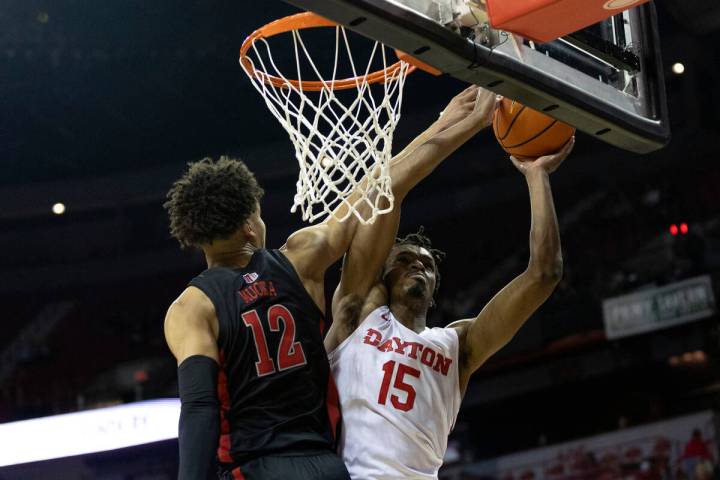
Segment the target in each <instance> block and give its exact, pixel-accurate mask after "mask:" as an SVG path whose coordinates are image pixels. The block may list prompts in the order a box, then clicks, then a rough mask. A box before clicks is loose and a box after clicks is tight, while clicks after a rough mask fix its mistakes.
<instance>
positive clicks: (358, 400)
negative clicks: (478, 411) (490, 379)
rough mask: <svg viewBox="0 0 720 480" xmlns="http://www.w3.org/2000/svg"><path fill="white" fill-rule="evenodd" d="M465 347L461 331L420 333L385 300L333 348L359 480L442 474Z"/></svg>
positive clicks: (349, 454)
mask: <svg viewBox="0 0 720 480" xmlns="http://www.w3.org/2000/svg"><path fill="white" fill-rule="evenodd" d="M458 345H459V342H458V336H457V332H456V331H455V330H454V329H452V328H432V329H430V328H427V329H425V330H424V331H423V332H421V333H419V334H418V333H415V332H414V331H412V330H410V329H409V328H407V327H405V326H404V325H403V324H401V323H400V322H399V321H398V320H397V319H395V317H394V316H393V315H392V313H391V312H390V309H389V308H388V307H386V306H385V307H380V308H378V309H376V310H375V311H373V312H372V313H371V314H370V315H368V317H367V318H366V319H365V320H364V321H363V322H362V323H361V324H360V326H359V327H358V328H357V329H356V330H355V331H354V332H353V333H352V335H350V336H349V337H348V338H347V339H345V341H344V342H343V343H341V344H340V346H338V347H337V348H336V349H335V350H333V351H332V352H330V353H329V355H328V357H329V359H330V368H331V369H332V374H333V377H335V383H336V384H337V388H338V392H339V395H340V407H341V409H342V418H343V428H342V434H341V436H340V445H339V448H340V454H341V455H342V457H343V460H344V461H345V465H346V466H347V468H348V471H349V472H350V476H351V477H352V478H353V479H358V480H359V479H363V480H380V479H383V480H385V479H387V480H389V479H400V478H402V479H407V478H413V479H435V478H437V475H438V470H439V469H440V466H441V465H442V461H443V456H444V455H445V450H446V448H447V437H448V435H449V434H450V430H452V427H453V425H454V423H455V418H456V416H457V413H458V410H459V408H460V401H461V395H460V387H459V384H458V381H459V380H458Z"/></svg>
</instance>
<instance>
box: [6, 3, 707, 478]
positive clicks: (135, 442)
mask: <svg viewBox="0 0 720 480" xmlns="http://www.w3.org/2000/svg"><path fill="white" fill-rule="evenodd" d="M655 3H656V5H657V8H658V14H659V19H660V34H661V42H662V55H663V61H664V68H665V72H666V78H665V80H666V86H667V95H668V102H669V108H670V118H671V128H672V132H673V137H672V141H671V142H670V144H669V145H668V146H667V147H666V148H665V149H663V150H660V151H658V152H655V153H652V154H648V155H635V154H632V153H628V152H625V151H622V150H619V149H616V148H614V147H610V146H608V145H606V144H604V143H601V142H599V141H597V140H594V139H592V138H589V137H588V136H587V135H584V134H578V137H577V145H576V148H575V151H574V153H573V154H572V156H571V157H570V158H569V159H568V160H567V161H566V162H565V163H564V165H563V166H562V168H561V169H560V170H559V171H558V172H557V173H555V174H554V175H553V189H554V195H555V202H556V207H557V211H558V217H559V221H560V227H561V235H562V242H563V256H564V263H565V274H564V279H563V280H562V282H561V284H560V285H559V287H558V289H557V290H556V292H555V293H554V294H553V296H552V297H551V298H550V300H549V301H548V302H547V303H546V304H545V305H544V306H543V307H542V308H541V309H540V310H539V312H538V313H537V314H535V315H534V316H533V318H531V319H530V320H529V321H528V322H527V324H526V325H525V326H524V327H523V328H522V330H521V331H520V333H519V334H518V336H517V337H516V338H515V339H514V340H513V341H512V343H511V344H509V345H508V346H507V347H506V348H505V349H503V350H502V351H501V352H500V353H499V354H498V355H496V356H495V357H493V358H492V359H491V360H490V361H489V362H488V364H486V365H485V366H484V367H483V368H482V369H481V370H480V371H478V373H476V374H475V376H474V377H473V379H472V380H471V383H470V387H469V389H468V392H467V395H466V397H465V400H464V402H463V406H462V408H461V410H460V414H459V417H458V420H457V424H456V426H455V428H454V430H453V433H452V435H451V437H450V442H449V448H448V452H447V455H446V459H445V465H444V466H443V469H442V470H441V478H446V479H463V480H477V479H483V480H485V479H487V480H490V479H497V480H540V479H541V478H550V479H555V480H561V479H562V480H565V479H568V480H569V479H603V480H614V479H618V480H619V479H637V480H669V479H677V480H710V479H712V478H714V479H717V478H719V475H720V473H719V470H718V447H717V440H718V437H717V432H718V430H717V427H718V422H717V419H718V417H717V411H718V409H720V328H719V326H718V318H719V316H718V312H717V298H718V293H720V292H719V290H718V285H719V283H718V282H719V281H720V154H719V153H718V151H719V148H718V140H717V139H718V137H719V136H720V113H718V112H719V111H720V93H719V90H718V85H720V7H718V5H716V2H714V1H711V0H707V1H702V0H693V1H687V0H656V2H655ZM295 11H296V10H295V9H294V8H293V7H290V6H288V5H287V4H285V3H282V2H279V1H270V0H263V1H262V2H241V1H220V0H211V1H191V0H178V1H175V2H169V1H164V2H159V1H153V2H148V1H137V0H123V1H120V0H106V1H102V2H100V1H91V0H54V1H47V0H3V1H2V2H1V3H0V249H1V250H2V254H1V255H0V272H1V273H0V275H1V276H0V278H1V280H0V305H2V310H1V312H2V313H1V314H0V315H1V323H0V325H1V328H0V479H3V480H6V479H46V478H47V479H107V480H110V479H112V480H120V479H123V480H130V479H137V480H140V479H143V480H150V479H156V480H160V479H172V478H175V477H176V475H177V438H176V435H177V412H178V401H177V400H176V398H177V380H176V365H175V362H174V358H173V357H172V355H171V353H170V352H169V350H168V348H167V347H166V344H165V341H164V337H163V319H164V315H165V311H166V309H167V307H168V305H169V304H170V303H171V302H172V301H173V299H174V298H175V297H176V296H177V295H178V293H179V292H181V291H182V290H183V288H184V287H185V286H186V283H187V281H188V280H189V279H190V278H192V277H193V276H194V275H196V274H197V273H199V272H200V271H202V270H203V269H204V268H205V263H204V259H203V257H202V256H201V255H200V254H199V253H196V252H189V251H186V252H183V251H181V250H180V249H179V248H178V245H177V243H176V242H175V241H174V240H173V239H172V238H171V237H170V235H169V233H168V220H167V216H166V213H165V211H164V210H163V208H162V203H163V201H164V196H165V193H166V192H167V190H168V188H169V186H170V184H171V183H172V181H173V180H174V179H175V178H177V177H178V176H179V175H180V174H181V172H182V171H183V170H184V168H185V165H186V164H187V162H190V161H195V160H198V159H200V158H202V157H205V156H211V157H218V156H219V155H223V154H229V155H233V156H237V157H240V158H242V159H244V160H245V162H246V163H247V164H248V165H249V166H250V168H251V169H252V170H253V171H255V172H256V174H257V176H258V178H259V180H260V182H261V184H262V186H263V187H264V189H265V191H266V195H265V199H264V200H263V205H262V207H263V217H264V219H265V220H266V221H267V223H268V237H267V244H268V246H270V247H279V246H280V245H281V244H282V243H283V241H284V239H285V238H286V237H287V235H288V234H289V233H290V232H292V231H294V230H296V229H298V228H300V227H301V226H302V222H301V220H300V216H299V215H297V214H291V213H290V212H289V207H290V205H291V203H292V198H293V195H294V190H295V182H296V179H297V162H296V160H295V158H294V156H293V152H292V146H291V144H290V142H289V140H288V138H287V135H286V133H285V132H284V131H283V130H282V128H280V126H279V125H278V124H277V122H276V120H275V119H274V118H273V117H272V116H271V115H270V113H269V112H268V110H267V108H266V107H265V105H264V102H263V101H262V99H261V98H260V97H259V96H258V94H257V92H256V91H255V90H254V89H253V88H252V86H251V84H250V82H249V81H248V79H247V78H246V76H245V75H244V73H243V72H242V70H241V68H240V66H239V65H238V61H237V59H238V50H239V47H240V45H241V43H242V41H243V39H244V38H245V36H246V35H247V34H249V33H250V32H251V31H252V30H254V29H255V28H257V27H259V26H261V25H263V24H265V23H267V22H269V21H271V20H273V19H275V18H278V17H281V16H283V15H287V14H290V13H293V12H295ZM461 88H463V84H461V83H460V82H458V81H456V80H453V79H451V78H449V77H439V78H435V77H431V76H429V75H426V74H424V73H416V74H414V75H413V76H411V77H410V78H409V79H408V81H407V85H406V89H405V97H404V104H403V113H402V119H401V121H400V124H399V127H398V129H397V130H396V134H395V139H394V145H395V148H394V150H396V151H399V149H401V148H402V147H403V146H404V145H406V144H407V143H408V142H409V141H410V140H412V138H413V137H414V136H415V135H416V134H418V133H419V132H421V131H422V130H423V129H424V128H425V127H426V126H427V125H429V124H430V123H431V122H432V121H434V120H435V119H436V118H437V115H438V112H439V111H440V110H441V109H442V108H443V106H444V105H445V104H446V102H447V101H448V100H449V99H450V98H451V97H452V96H453V95H454V94H455V93H456V92H458V91H459V90H460V89H461ZM420 225H424V226H425V230H426V232H427V233H428V234H429V235H430V236H431V237H432V239H433V242H434V244H435V245H436V246H437V247H438V248H441V249H442V250H445V251H446V252H448V257H447V259H446V261H445V262H444V263H443V265H442V276H443V281H442V286H441V290H440V293H439V299H440V301H439V306H438V307H437V308H436V309H435V310H434V311H433V313H432V319H431V323H432V325H433V326H444V325H446V324H448V323H449V322H451V321H453V320H456V319H458V318H465V317H467V316H470V315H474V314H475V313H476V312H478V311H479V310H480V309H481V308H482V306H483V305H484V304H485V302H487V301H488V300H489V298H490V297H491V296H492V295H493V294H494V293H495V292H496V291H497V290H498V288H500V287H501V286H502V285H504V284H505V283H506V282H507V281H508V280H510V279H511V278H512V277H513V276H515V275H516V274H518V273H519V272H521V271H522V269H523V268H524V267H525V262H526V261H527V257H528V247H527V245H528V238H527V237H528V226H529V208H528V198H527V191H526V187H525V184H524V180H523V179H522V177H521V175H520V174H519V173H518V172H517V171H516V170H515V169H514V168H513V166H512V164H511V163H510V161H509V160H508V159H507V157H506V155H505V154H504V152H503V151H502V150H501V149H500V148H499V146H498V145H497V143H496V141H495V139H494V138H493V136H492V133H491V132H483V133H481V134H480V135H478V136H477V137H476V138H474V139H473V140H472V141H470V142H469V143H468V144H467V145H466V146H464V147H463V148H462V149H461V150H460V151H458V152H457V153H456V154H455V155H454V157H453V158H451V159H449V160H448V161H447V162H445V163H444V164H443V165H442V166H441V167H440V168H439V169H438V170H437V171H436V172H435V173H434V174H433V175H431V176H430V177H429V178H428V179H427V180H426V181H424V182H423V183H422V184H421V185H420V186H419V187H418V188H417V189H416V190H415V191H414V192H412V194H411V196H410V197H409V198H408V199H407V201H406V206H405V209H404V212H403V221H402V225H401V233H407V232H411V231H415V230H417V228H418V227H419V226H420ZM338 277H339V267H335V268H333V269H332V270H331V271H330V272H329V273H328V278H327V282H326V283H327V285H328V288H330V287H331V286H334V285H335V283H336V281H337V279H338ZM648 305H652V306H654V307H653V308H652V309H651V310H650V311H648V310H647V308H646V307H647V306H648ZM630 322H634V324H637V322H640V323H642V325H641V329H640V330H641V331H630V330H627V329H625V330H624V328H625V327H624V326H626V325H627V324H629V323H630ZM643 322H644V323H643ZM68 414H69V415H68Z"/></svg>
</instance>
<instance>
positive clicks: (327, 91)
mask: <svg viewBox="0 0 720 480" xmlns="http://www.w3.org/2000/svg"><path fill="white" fill-rule="evenodd" d="M334 28H335V55H334V65H333V70H332V76H331V78H330V79H327V80H325V79H323V76H322V75H321V74H320V72H319V70H318V68H317V67H316V65H315V63H314V62H313V60H312V58H311V56H310V54H309V53H308V51H307V49H306V48H305V44H304V43H303V40H302V38H301V36H300V32H299V31H298V30H293V31H292V32H290V33H291V34H292V37H293V44H294V49H295V61H296V64H297V71H296V72H293V75H294V76H295V79H297V80H303V77H302V73H301V62H307V66H303V67H304V69H305V71H306V72H308V71H312V72H314V75H315V76H316V78H317V79H318V80H320V81H322V89H321V90H319V91H304V90H303V87H302V84H300V85H297V84H296V85H293V84H292V83H291V82H290V81H289V80H288V78H287V77H286V76H285V75H284V74H283V73H282V72H281V71H280V69H279V68H278V67H277V66H276V64H275V62H274V60H273V57H272V55H271V52H270V45H269V44H268V42H267V40H266V39H264V38H259V39H257V40H255V42H254V43H253V45H252V46H251V47H250V49H249V50H248V53H247V60H249V61H250V62H251V65H252V66H253V68H254V72H253V73H252V74H251V73H250V72H248V71H247V70H245V71H246V73H247V74H248V77H249V78H250V80H251V81H252V83H253V85H254V86H255V88H256V89H257V91H258V92H260V94H261V95H262V96H263V98H264V99H265V103H266V104H267V106H268V107H269V108H270V111H271V112H272V114H273V115H274V116H275V118H277V119H278V121H279V122H280V124H281V125H282V126H283V128H285V130H287V132H288V134H289V135H290V140H291V141H292V143H293V146H294V148H295V156H296V158H297V161H298V164H299V166H300V176H299V178H298V181H297V193H296V194H295V199H294V203H293V206H292V208H291V209H290V211H291V212H295V211H296V210H297V208H298V207H300V210H301V212H302V218H303V220H305V221H309V222H313V221H315V220H317V219H318V218H326V217H327V216H328V215H334V216H335V218H337V219H338V220H339V221H344V220H346V219H347V218H349V217H350V216H351V215H355V216H357V218H358V219H359V220H360V221H361V222H362V223H373V222H374V221H375V219H376V218H377V216H378V215H381V214H383V213H387V212H389V211H391V210H392V208H393V195H392V189H391V181H390V166H389V165H390V158H391V155H392V153H391V147H392V138H393V131H394V130H395V126H396V125H397V122H398V120H399V119H400V107H401V104H402V92H403V86H404V83H405V78H406V75H407V73H408V68H409V65H408V64H407V63H405V62H402V63H401V64H400V68H395V69H393V68H390V69H388V68H387V67H388V65H389V64H388V61H387V60H388V59H386V48H385V46H384V45H382V44H380V43H379V42H375V46H374V47H373V49H372V53H371V55H370V58H369V60H368V64H367V67H365V70H364V72H363V71H360V73H359V74H358V70H357V69H356V66H355V62H354V61H353V57H352V52H351V51H350V44H349V42H348V37H347V34H346V32H345V29H344V28H343V27H341V26H338V27H334ZM341 43H342V44H343V45H344V51H345V52H346V54H347V58H348V59H349V63H350V68H351V69H352V76H354V77H356V80H355V88H353V89H352V90H347V91H345V92H347V93H344V94H343V97H344V98H343V101H341V100H340V99H339V98H338V96H337V92H335V91H334V90H333V84H334V83H335V82H336V75H337V72H338V60H339V58H340V57H341V50H342V47H341ZM325 48H327V47H325ZM376 57H377V58H376ZM380 59H381V60H382V66H383V68H384V69H385V73H384V82H383V83H379V84H378V85H377V86H376V90H378V91H380V89H382V99H381V101H377V99H376V98H375V97H374V96H373V93H372V89H371V86H370V85H369V84H368V83H367V76H368V74H369V73H370V72H371V70H370V68H371V65H372V64H373V61H376V62H378V61H379V60H380ZM308 67H309V68H310V69H311V70H308ZM268 73H269V74H270V75H273V76H275V77H278V78H280V79H282V81H283V82H282V86H281V87H279V86H274V85H272V84H271V83H269V82H268V81H267V78H268ZM313 80H315V78H313ZM346 96H350V97H351V98H352V100H348V99H347V98H345V97H346ZM343 205H345V206H346V207H347V208H343Z"/></svg>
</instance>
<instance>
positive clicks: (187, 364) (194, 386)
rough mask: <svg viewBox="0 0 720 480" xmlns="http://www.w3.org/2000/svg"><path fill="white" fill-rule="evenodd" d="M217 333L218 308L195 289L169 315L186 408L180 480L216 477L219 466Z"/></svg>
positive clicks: (167, 327) (167, 331)
mask: <svg viewBox="0 0 720 480" xmlns="http://www.w3.org/2000/svg"><path fill="white" fill-rule="evenodd" d="M213 330H215V331H213ZM216 330H217V320H216V318H215V309H214V307H213V304H212V302H211V301H210V299H209V298H207V297H206V296H205V294H204V293H203V292H202V291H200V290H199V289H197V288H195V287H188V288H187V289H186V290H185V291H184V292H183V293H182V294H181V295H180V297H178V299H177V300H175V302H173V304H172V305H171V306H170V308H169V309H168V312H167V315H166V317H165V339H166V340H167V343H168V346H169V347H170V350H171V351H172V353H173V355H175V358H176V359H177V363H178V392H179V394H180V400H181V404H182V407H181V410H180V424H179V436H178V441H179V444H180V465H179V468H178V479H179V480H191V479H192V480H194V479H198V478H210V476H211V475H212V474H214V473H215V469H216V468H217V461H216V452H217V446H218V438H219V436H220V427H219V425H220V407H219V402H218V397H217V378H218V348H217V341H216V338H217V331H216Z"/></svg>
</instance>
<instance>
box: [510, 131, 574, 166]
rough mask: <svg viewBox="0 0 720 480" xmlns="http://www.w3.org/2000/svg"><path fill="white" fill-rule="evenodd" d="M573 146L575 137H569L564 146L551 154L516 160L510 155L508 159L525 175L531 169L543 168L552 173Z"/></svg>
mask: <svg viewBox="0 0 720 480" xmlns="http://www.w3.org/2000/svg"><path fill="white" fill-rule="evenodd" d="M574 146H575V137H570V140H568V141H567V143H566V144H565V146H563V147H562V148H561V149H560V150H559V151H558V152H557V153H554V154H552V155H543V156H542V157H538V158H536V159H525V160H518V159H517V158H515V157H513V156H510V161H512V162H513V165H515V168H517V169H518V170H520V173H522V174H523V175H527V174H528V172H530V171H532V170H544V171H545V172H547V173H553V172H554V171H555V170H557V169H558V167H559V166H560V165H561V164H562V162H564V161H565V159H566V158H567V157H568V155H570V152H572V149H573V147H574Z"/></svg>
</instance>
